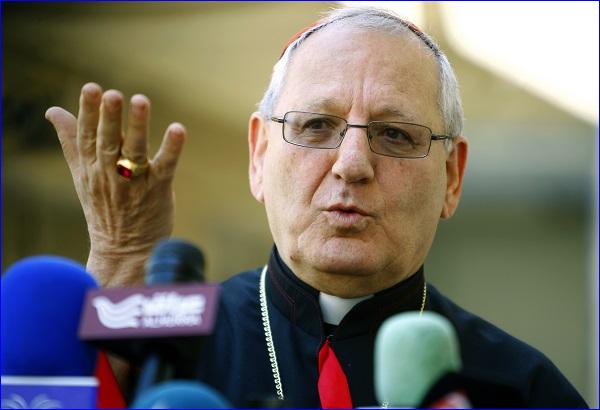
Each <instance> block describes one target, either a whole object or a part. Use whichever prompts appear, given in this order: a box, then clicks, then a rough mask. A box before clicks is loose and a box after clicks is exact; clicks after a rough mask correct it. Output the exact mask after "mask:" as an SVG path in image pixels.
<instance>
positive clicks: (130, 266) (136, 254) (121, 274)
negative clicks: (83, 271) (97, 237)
mask: <svg viewBox="0 0 600 410" xmlns="http://www.w3.org/2000/svg"><path fill="white" fill-rule="evenodd" d="M151 251H152V246H148V247H147V248H144V249H136V250H125V249H119V250H116V251H115V250H106V249H98V248H94V247H93V246H92V248H91V249H90V254H89V257H88V261H87V267H86V268H87V270H88V272H90V273H92V274H93V275H94V276H95V277H96V279H97V280H98V283H99V284H100V286H102V287H122V286H138V285H142V284H143V283H144V275H145V264H146V261H147V260H148V258H149V257H150V253H151Z"/></svg>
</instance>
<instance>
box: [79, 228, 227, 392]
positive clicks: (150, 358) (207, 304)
mask: <svg viewBox="0 0 600 410" xmlns="http://www.w3.org/2000/svg"><path fill="white" fill-rule="evenodd" d="M203 280H204V257H203V256H202V252H201V251H200V250H199V249H198V248H197V247H196V246H194V245H193V244H191V243H189V242H186V241H182V240H179V239H169V240H164V241H161V242H159V243H158V244H157V245H156V246H155V248H154V250H153V252H152V255H151V256H150V258H149V260H148V263H147V264H146V275H145V282H146V284H147V286H145V287H136V288H110V289H99V290H95V291H91V292H89V293H88V295H87V298H86V303H85V305H84V312H83V317H82V322H81V327H80V336H81V338H82V339H84V340H88V341H92V342H94V343H95V344H96V345H98V346H100V347H101V348H103V349H104V350H107V351H109V352H111V353H113V354H115V355H117V356H120V357H122V358H123V359H125V360H126V361H128V362H129V363H130V364H131V365H133V366H134V367H138V368H141V371H140V373H139V377H138V379H137V387H136V389H135V391H134V392H130V393H131V394H133V396H134V397H138V396H139V395H141V394H142V393H143V392H144V391H146V390H148V389H149V388H150V387H151V386H153V385H156V384H157V383H160V382H162V381H166V380H171V379H179V380H185V379H188V380H194V379H197V377H198V367H199V360H200V359H199V358H200V352H201V349H202V340H203V338H202V336H205V335H208V334H210V333H212V330H213V328H214V323H215V320H216V317H217V309H218V294H219V287H218V286H217V285H207V284H202V282H203Z"/></svg>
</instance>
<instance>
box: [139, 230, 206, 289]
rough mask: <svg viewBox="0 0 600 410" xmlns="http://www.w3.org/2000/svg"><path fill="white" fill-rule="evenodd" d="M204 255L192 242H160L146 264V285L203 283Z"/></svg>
mask: <svg viewBox="0 0 600 410" xmlns="http://www.w3.org/2000/svg"><path fill="white" fill-rule="evenodd" d="M204 281H205V277H204V255H203V254H202V251H201V250H200V249H199V248H198V247H197V246H195V245H193V244H191V243H190V242H187V241H183V240H181V239H166V240H163V241H161V242H159V243H158V244H157V245H156V246H155V247H154V250H153V252H152V254H151V255H150V259H148V263H146V285H148V286H155V285H159V284H164V285H169V284H173V283H194V282H196V283H203V282H204Z"/></svg>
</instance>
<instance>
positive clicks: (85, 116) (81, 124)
mask: <svg viewBox="0 0 600 410" xmlns="http://www.w3.org/2000/svg"><path fill="white" fill-rule="evenodd" d="M101 97H102V88H100V86H99V85H98V84H95V83H87V84H85V85H84V86H83V87H82V88H81V95H80V97H79V115H78V116H77V147H78V149H79V154H80V155H81V158H82V160H83V161H85V162H86V163H90V164H91V163H93V162H94V161H95V160H96V130H97V128H98V118H99V109H100V100H101Z"/></svg>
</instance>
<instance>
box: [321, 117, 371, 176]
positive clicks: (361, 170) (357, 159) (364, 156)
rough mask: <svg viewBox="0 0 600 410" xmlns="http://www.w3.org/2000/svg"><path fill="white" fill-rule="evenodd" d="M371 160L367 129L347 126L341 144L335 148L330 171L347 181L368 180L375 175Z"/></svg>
mask: <svg viewBox="0 0 600 410" xmlns="http://www.w3.org/2000/svg"><path fill="white" fill-rule="evenodd" d="M373 160H374V158H373V152H372V151H371V148H370V147H369V138H368V136H367V130H366V129H364V128H348V130H347V131H346V135H345V136H344V139H343V141H342V144H341V145H340V146H339V147H338V149H337V150H336V160H335V163H334V164H333V167H332V172H333V174H334V175H335V176H337V177H339V178H341V179H343V180H344V181H346V182H349V183H351V182H365V181H369V180H370V179H372V178H373V177H374V176H375V170H374V168H373V163H372V161H373Z"/></svg>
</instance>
